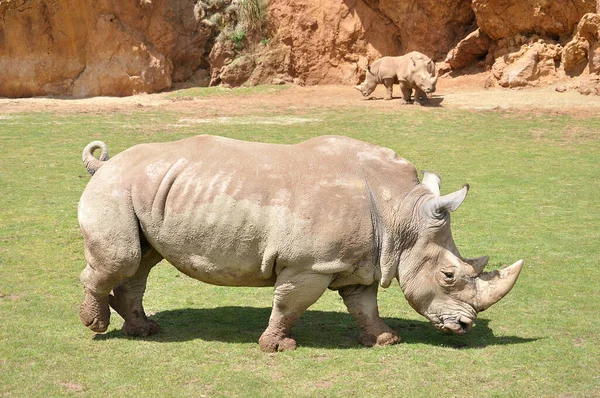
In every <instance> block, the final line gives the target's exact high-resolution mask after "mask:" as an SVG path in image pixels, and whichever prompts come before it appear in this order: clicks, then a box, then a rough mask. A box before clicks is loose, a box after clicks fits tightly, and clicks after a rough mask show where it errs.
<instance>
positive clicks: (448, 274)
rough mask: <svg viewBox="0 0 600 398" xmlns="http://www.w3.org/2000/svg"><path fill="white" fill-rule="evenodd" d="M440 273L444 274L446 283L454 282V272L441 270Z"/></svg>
mask: <svg viewBox="0 0 600 398" xmlns="http://www.w3.org/2000/svg"><path fill="white" fill-rule="evenodd" d="M442 273H443V274H444V278H445V279H446V281H448V282H451V281H453V280H454V271H449V270H442Z"/></svg>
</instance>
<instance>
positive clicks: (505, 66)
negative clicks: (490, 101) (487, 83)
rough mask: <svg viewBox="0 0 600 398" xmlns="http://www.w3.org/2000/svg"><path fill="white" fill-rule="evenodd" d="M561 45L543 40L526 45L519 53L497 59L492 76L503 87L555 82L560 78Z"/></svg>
mask: <svg viewBox="0 0 600 398" xmlns="http://www.w3.org/2000/svg"><path fill="white" fill-rule="evenodd" d="M560 54H561V47H560V45H559V44H555V43H546V42H544V41H542V40H540V41H538V42H535V43H532V44H524V45H522V47H521V48H520V49H519V51H517V52H512V53H508V54H505V55H503V56H501V57H498V58H496V62H495V63H494V65H493V66H492V75H493V76H494V77H495V78H496V79H497V81H498V83H499V84H500V85H501V86H502V87H510V88H515V87H525V86H535V85H538V84H539V83H540V82H542V81H544V82H550V81H555V80H557V79H558V78H559V73H558V60H560Z"/></svg>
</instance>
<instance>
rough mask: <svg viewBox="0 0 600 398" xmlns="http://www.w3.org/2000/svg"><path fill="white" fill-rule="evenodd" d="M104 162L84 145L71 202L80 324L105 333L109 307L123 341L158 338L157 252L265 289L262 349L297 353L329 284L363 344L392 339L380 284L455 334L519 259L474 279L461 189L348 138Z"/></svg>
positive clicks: (209, 139)
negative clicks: (454, 217)
mask: <svg viewBox="0 0 600 398" xmlns="http://www.w3.org/2000/svg"><path fill="white" fill-rule="evenodd" d="M96 149H102V155H101V157H100V159H96V158H95V157H94V156H93V152H94V150H96ZM106 159H107V149H106V145H105V144H104V143H102V142H100V141H95V142H92V143H90V144H88V145H87V146H86V147H85V149H84V151H83V161H84V164H85V166H86V168H87V170H88V171H89V172H90V173H91V174H93V177H92V178H91V180H90V182H89V184H88V185H87V187H86V189H85V191H84V192H83V195H82V197H81V200H80V202H79V223H80V226H81V232H82V234H83V238H84V244H85V257H86V260H87V267H86V268H85V269H84V270H83V272H82V274H81V281H82V283H83V285H84V288H85V293H86V296H85V299H84V302H83V304H82V305H81V312H80V317H81V320H82V321H83V323H84V324H85V325H86V326H88V327H89V328H90V329H92V330H93V331H94V332H98V333H101V332H104V331H106V329H107V327H108V324H109V316H110V310H109V304H110V306H111V307H113V308H114V309H115V310H116V311H117V312H118V313H119V314H120V315H121V316H122V317H123V318H124V319H125V323H124V326H123V332H124V333H125V334H128V335H137V336H140V335H141V336H146V335H149V334H152V333H156V332H158V330H159V326H158V324H157V323H156V322H155V321H153V320H151V319H148V318H147V317H146V315H145V313H144V309H143V306H142V296H143V294H144V291H145V288H146V279H147V277H148V273H149V272H150V269H151V268H152V267H153V266H154V265H155V264H157V263H158V262H159V261H161V260H162V259H163V258H164V259H166V260H168V261H169V262H170V263H171V264H173V265H174V266H175V267H177V269H179V270H180V271H181V272H183V273H185V274H187V275H189V276H191V277H193V278H196V279H199V280H201V281H204V282H207V283H212V284H216V285H226V286H274V287H275V292H274V300H273V309H272V313H271V317H270V319H269V324H268V327H267V329H266V330H265V331H264V333H263V334H262V336H261V337H260V339H259V344H260V348H261V349H262V350H264V351H276V350H286V349H293V348H295V347H296V341H295V340H294V339H293V338H292V337H291V335H290V329H291V328H292V326H293V325H294V324H295V323H296V321H297V320H298V318H299V317H300V316H301V315H302V313H303V312H304V311H305V310H306V309H307V308H308V307H309V306H310V305H311V304H313V303H314V302H315V301H316V300H317V299H318V298H319V297H320V296H321V295H322V294H323V293H324V292H325V290H326V289H327V288H329V289H332V290H337V291H338V292H339V294H340V295H341V296H342V298H343V300H344V303H345V304H346V306H347V307H348V311H349V312H350V313H351V314H352V316H353V317H354V318H355V319H356V321H357V322H358V325H359V326H360V328H361V337H360V341H361V343H363V344H364V345H367V346H372V345H386V344H393V343H397V342H398V341H400V338H399V337H398V334H397V333H396V332H395V331H394V330H392V329H391V328H389V327H388V326H386V325H385V324H384V323H383V321H382V320H381V318H380V317H379V314H378V308H377V289H378V286H383V287H388V286H389V285H390V283H391V282H392V280H393V279H397V280H398V281H399V282H400V286H401V288H402V290H403V291H404V294H405V297H406V299H407V300H408V302H409V303H410V305H411V306H412V307H413V308H414V309H415V310H417V312H419V313H420V314H422V315H424V316H425V317H426V318H427V319H429V321H431V323H433V325H434V326H435V327H437V328H438V329H441V330H448V331H452V332H454V333H457V334H464V333H466V332H467V331H468V330H469V329H470V328H471V325H472V324H473V322H474V321H475V319H476V317H477V313H478V312H479V311H483V310H485V309H486V308H488V307H489V306H490V305H492V304H494V303H495V302H496V301H498V300H500V299H501V298H502V297H503V296H504V295H505V294H507V293H508V292H509V290H510V289H511V288H512V286H513V284H514V283H515V281H516V279H517V277H518V275H519V272H520V270H521V268H522V265H523V261H522V260H519V261H517V262H516V263H515V264H513V265H511V266H509V267H505V268H503V269H501V270H495V271H492V272H482V269H483V268H484V266H485V264H486V263H487V257H482V258H477V259H466V258H463V257H461V255H460V254H459V252H458V250H457V248H456V246H455V245H454V241H453V239H452V234H451V231H450V212H452V211H454V210H456V209H457V208H458V206H460V204H461V203H462V201H463V200H464V199H465V197H466V195H467V191H468V186H465V187H463V188H462V189H461V190H459V191H457V192H454V193H451V194H448V195H444V196H440V188H439V182H440V180H439V178H438V177H437V175H436V174H433V173H425V174H424V177H423V181H422V182H421V183H419V180H418V177H417V171H416V169H415V167H414V166H413V165H412V164H411V163H409V162H408V161H406V160H404V159H402V158H399V157H397V156H396V154H395V153H394V152H393V151H392V150H390V149H386V148H381V147H378V146H374V145H371V144H368V143H364V142H361V141H357V140H354V139H350V138H346V137H338V136H325V137H318V138H313V139H310V140H308V141H305V142H302V143H299V144H296V145H275V144H264V143H255V142H243V141H237V140H233V139H227V138H221V137H215V136H197V137H192V138H188V139H184V140H180V141H175V142H169V143H157V144H142V145H137V146H134V147H132V148H129V149H127V150H125V151H123V152H122V153H120V154H118V155H116V156H114V157H113V158H111V159H110V160H106Z"/></svg>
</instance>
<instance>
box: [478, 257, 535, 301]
mask: <svg viewBox="0 0 600 398" xmlns="http://www.w3.org/2000/svg"><path fill="white" fill-rule="evenodd" d="M522 268H523V260H519V261H517V262H516V263H514V264H513V265H511V266H508V267H505V268H502V269H499V270H495V271H491V272H483V273H481V274H480V275H479V276H478V277H477V280H476V284H477V295H476V296H475V302H474V303H473V304H474V307H475V309H477V311H483V310H485V309H487V308H489V307H490V306H491V305H492V304H495V303H497V302H498V301H499V300H500V299H501V298H502V297H504V296H506V294H507V293H508V292H510V290H511V289H512V287H513V286H514V285H515V282H516V281H517V278H518V277H519V273H520V272H521V269H522Z"/></svg>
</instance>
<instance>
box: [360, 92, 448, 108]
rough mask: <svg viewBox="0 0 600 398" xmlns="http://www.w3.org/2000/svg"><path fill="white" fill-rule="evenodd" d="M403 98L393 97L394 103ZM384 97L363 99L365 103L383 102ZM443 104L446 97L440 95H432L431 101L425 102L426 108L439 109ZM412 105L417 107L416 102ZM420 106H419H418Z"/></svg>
mask: <svg viewBox="0 0 600 398" xmlns="http://www.w3.org/2000/svg"><path fill="white" fill-rule="evenodd" d="M401 98H402V97H392V101H396V100H400V99H401ZM383 100H384V99H383V97H368V98H366V99H363V101H383ZM442 102H444V97H442V96H440V95H435V94H434V95H430V96H429V99H428V100H427V101H425V102H423V105H422V106H424V107H427V108H438V107H441V106H442ZM411 105H415V104H414V102H413V103H412V104H411ZM416 106H419V105H416Z"/></svg>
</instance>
